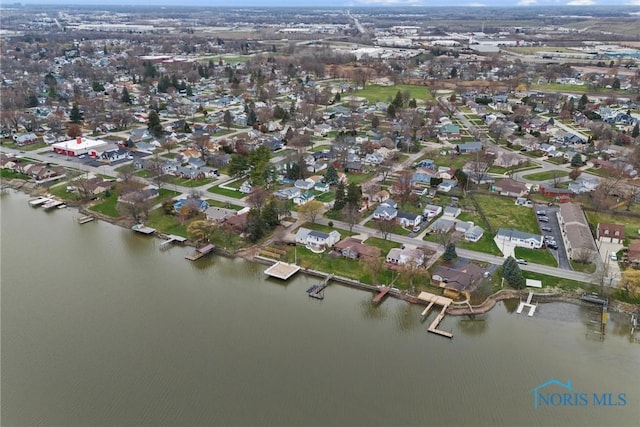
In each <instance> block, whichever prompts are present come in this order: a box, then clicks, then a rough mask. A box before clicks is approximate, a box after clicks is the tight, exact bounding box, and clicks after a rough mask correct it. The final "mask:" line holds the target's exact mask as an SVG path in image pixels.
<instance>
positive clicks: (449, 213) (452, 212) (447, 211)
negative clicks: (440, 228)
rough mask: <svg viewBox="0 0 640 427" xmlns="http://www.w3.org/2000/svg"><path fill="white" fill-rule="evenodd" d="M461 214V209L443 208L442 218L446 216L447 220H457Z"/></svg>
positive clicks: (453, 207)
mask: <svg viewBox="0 0 640 427" xmlns="http://www.w3.org/2000/svg"><path fill="white" fill-rule="evenodd" d="M461 213H462V209H460V208H457V207H455V206H447V207H446V208H444V212H443V213H442V216H446V217H448V218H457V217H458V215H460V214H461Z"/></svg>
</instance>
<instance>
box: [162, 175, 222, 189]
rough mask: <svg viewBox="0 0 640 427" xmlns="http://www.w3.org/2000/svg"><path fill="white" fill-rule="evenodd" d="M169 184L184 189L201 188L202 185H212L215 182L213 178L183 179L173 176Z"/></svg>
mask: <svg viewBox="0 0 640 427" xmlns="http://www.w3.org/2000/svg"><path fill="white" fill-rule="evenodd" d="M167 182H169V183H171V184H176V185H181V186H183V187H200V186H201V185H206V184H211V183H212V182H213V179H211V178H203V179H188V178H181V177H178V176H171V177H169V179H168V180H167Z"/></svg>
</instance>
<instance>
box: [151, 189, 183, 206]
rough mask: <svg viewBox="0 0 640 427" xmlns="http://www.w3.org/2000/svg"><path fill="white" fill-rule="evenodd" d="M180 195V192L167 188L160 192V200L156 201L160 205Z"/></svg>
mask: <svg viewBox="0 0 640 427" xmlns="http://www.w3.org/2000/svg"><path fill="white" fill-rule="evenodd" d="M179 194H180V192H179V191H173V190H169V189H167V188H161V189H160V190H158V198H157V199H156V201H157V202H158V203H162V202H163V201H165V200H166V199H171V198H173V197H176V196H178V195H179Z"/></svg>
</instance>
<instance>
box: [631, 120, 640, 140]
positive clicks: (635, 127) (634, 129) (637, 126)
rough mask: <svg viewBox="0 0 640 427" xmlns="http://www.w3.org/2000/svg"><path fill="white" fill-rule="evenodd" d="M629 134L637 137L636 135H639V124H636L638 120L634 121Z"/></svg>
mask: <svg viewBox="0 0 640 427" xmlns="http://www.w3.org/2000/svg"><path fill="white" fill-rule="evenodd" d="M631 136H632V137H633V138H637V137H638V136H640V125H639V124H638V122H636V125H635V126H634V127H633V130H632V131H631Z"/></svg>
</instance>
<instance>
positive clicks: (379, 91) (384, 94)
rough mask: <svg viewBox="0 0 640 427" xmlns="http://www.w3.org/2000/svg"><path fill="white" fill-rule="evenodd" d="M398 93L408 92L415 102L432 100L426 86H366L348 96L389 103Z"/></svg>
mask: <svg viewBox="0 0 640 427" xmlns="http://www.w3.org/2000/svg"><path fill="white" fill-rule="evenodd" d="M398 91H400V92H401V93H404V92H406V91H409V94H410V98H411V99H416V100H417V101H421V100H422V101H430V100H431V99H433V97H432V96H431V93H430V92H429V89H428V88H427V87H426V86H416V85H395V86H379V85H368V86H366V87H365V88H364V89H363V90H359V91H356V92H353V93H350V94H349V95H354V96H361V97H363V98H366V99H367V100H368V101H369V102H372V103H375V102H387V103H389V102H391V101H393V98H395V96H396V93H398Z"/></svg>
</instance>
